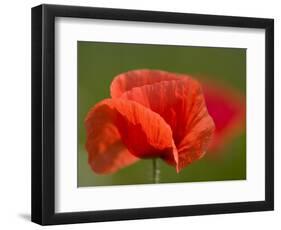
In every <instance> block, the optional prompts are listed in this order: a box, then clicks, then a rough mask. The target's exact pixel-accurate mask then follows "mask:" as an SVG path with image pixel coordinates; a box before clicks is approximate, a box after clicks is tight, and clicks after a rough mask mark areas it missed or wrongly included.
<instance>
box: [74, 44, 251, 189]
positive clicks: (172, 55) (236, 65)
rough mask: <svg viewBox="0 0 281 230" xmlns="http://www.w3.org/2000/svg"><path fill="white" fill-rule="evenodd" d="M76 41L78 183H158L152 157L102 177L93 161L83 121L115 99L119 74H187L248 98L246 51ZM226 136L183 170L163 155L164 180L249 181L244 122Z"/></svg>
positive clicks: (161, 174)
mask: <svg viewBox="0 0 281 230" xmlns="http://www.w3.org/2000/svg"><path fill="white" fill-rule="evenodd" d="M77 45H78V47H77V55H78V76H77V78H78V136H77V138H78V153H77V154H78V172H77V174H78V186H79V187H83V186H99V185H128V184H150V183H153V182H154V178H153V175H154V173H155V172H154V171H153V163H152V160H140V161H138V162H137V163H136V164H134V165H131V166H129V167H127V168H124V169H122V170H120V171H118V172H117V173H114V174H111V175H98V174H96V173H94V172H93V171H92V170H91V168H90V166H89V165H88V162H87V152H86V150H85V138H86V135H85V134H86V133H85V127H84V122H83V121H84V119H85V116H86V114H87V112H88V111H89V109H90V108H91V107H92V106H94V105H95V104H96V103H97V102H99V101H101V100H102V99H105V98H109V97H110V92H109V86H110V83H111V81H112V79H113V78H114V76H116V75H117V74H120V73H122V72H126V71H129V70H134V69H159V70H165V71H169V72H176V73H177V72H178V73H184V74H189V75H192V76H194V78H196V79H198V80H199V81H200V82H202V84H205V85H207V86H208V85H211V86H213V85H218V86H219V88H222V89H224V88H225V89H226V92H228V91H229V92H235V96H237V97H239V98H243V100H244V98H246V49H237V48H208V47H188V46H164V45H142V44H120V43H103V42H83V41H79V42H78V43H77ZM156 100H157V99H156ZM244 103H245V102H244ZM224 107H225V106H224ZM224 107H222V108H224ZM219 112H220V114H222V113H223V111H219ZM222 117H223V118H224V116H222ZM242 120H243V119H241V123H242ZM244 122H245V121H244ZM232 132H233V133H234V134H233V135H232ZM223 135H225V136H227V137H226V138H221V139H220V146H219V147H217V146H216V148H211V150H209V151H208V152H207V153H206V155H205V156H204V157H203V158H202V159H200V160H199V161H197V162H194V163H192V164H191V165H189V166H188V167H186V168H184V169H183V170H182V171H181V172H180V173H176V170H175V168H173V167H171V166H169V165H167V164H166V163H164V162H163V161H162V160H161V159H158V160H157V165H158V170H159V175H158V177H159V178H158V181H159V183H173V182H197V181H220V180H243V179H246V130H245V125H242V124H241V125H240V124H239V120H238V123H236V124H235V127H234V128H233V129H232V128H229V130H227V132H226V134H223ZM222 137H224V136H222ZM221 140H222V141H221ZM221 142H223V143H221Z"/></svg>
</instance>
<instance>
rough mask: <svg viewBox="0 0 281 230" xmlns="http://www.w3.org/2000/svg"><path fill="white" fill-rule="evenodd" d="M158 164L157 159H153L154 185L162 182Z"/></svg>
mask: <svg viewBox="0 0 281 230" xmlns="http://www.w3.org/2000/svg"><path fill="white" fill-rule="evenodd" d="M158 164H159V162H158V160H157V158H154V159H152V173H153V174H152V178H153V183H154V184H158V183H159V181H160V177H159V176H160V169H159V165H158Z"/></svg>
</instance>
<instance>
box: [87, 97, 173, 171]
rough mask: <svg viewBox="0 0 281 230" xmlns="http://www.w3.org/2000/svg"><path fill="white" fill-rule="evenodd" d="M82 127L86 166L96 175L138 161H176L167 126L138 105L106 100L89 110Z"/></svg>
mask: <svg viewBox="0 0 281 230" xmlns="http://www.w3.org/2000/svg"><path fill="white" fill-rule="evenodd" d="M85 124H86V130H87V142H86V148H87V151H88V153H89V163H90V164H91V166H92V168H93V170H94V171H96V172H97V171H98V169H101V168H102V169H103V170H99V171H98V172H101V171H102V172H104V173H108V172H114V171H117V170H118V169H120V168H122V167H125V166H127V165H129V164H130V163H133V162H134V161H136V159H137V158H150V157H161V158H164V159H169V160H170V161H174V162H177V158H178V155H177V150H176V148H175V145H174V142H173V139H172V131H171V129H170V127H169V125H168V124H167V123H166V122H165V121H164V120H163V118H161V116H160V115H159V114H157V113H155V112H153V111H151V110H149V109H148V108H146V107H144V106H142V105H141V104H139V103H137V102H134V101H129V100H123V99H105V100H103V101H101V102H100V103H98V104H97V105H96V106H94V108H93V109H91V110H90V112H89V113H88V115H87V117H86V120H85ZM112 137H113V138H112ZM114 138H115V139H114ZM115 143H118V144H117V145H116V146H114V145H115ZM116 147H117V148H116ZM115 148H116V150H115ZM124 149H125V150H124ZM115 151H117V152H119V154H117V153H116V152H115ZM124 153H125V154H124ZM128 156H129V158H128V159H127V157H128ZM104 159H106V160H104ZM109 169H110V170H109Z"/></svg>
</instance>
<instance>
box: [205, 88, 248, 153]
mask: <svg viewBox="0 0 281 230" xmlns="http://www.w3.org/2000/svg"><path fill="white" fill-rule="evenodd" d="M203 91H204V95H205V99H206V105H207V108H208V111H209V114H210V115H211V116H212V118H213V120H214V122H215V125H216V130H215V132H214V137H213V140H212V142H211V144H210V147H209V148H210V150H219V149H221V148H222V147H223V146H224V145H225V144H226V143H227V142H228V141H229V140H230V139H231V138H233V137H234V136H236V135H237V134H238V133H240V132H241V130H243V129H244V127H245V121H246V103H245V101H246V100H245V97H244V96H242V95H241V94H239V93H238V92H236V91H234V90H233V89H229V88H228V87H223V86H218V84H216V85H214V84H210V83H209V84H207V83H205V84H203Z"/></svg>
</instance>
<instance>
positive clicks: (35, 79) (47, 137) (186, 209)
mask: <svg viewBox="0 0 281 230" xmlns="http://www.w3.org/2000/svg"><path fill="white" fill-rule="evenodd" d="M56 17H72V18H89V19H110V20H125V21H138V22H155V23H173V24H193V25H211V26H227V27H241V28H262V29H265V34H266V38H265V43H266V44H265V47H266V50H265V90H266V98H265V101H266V105H265V108H266V111H265V113H266V114H265V117H266V121H265V122H266V127H265V132H266V133H265V137H266V138H265V142H266V147H265V200H264V201H249V202H239V203H220V204H203V205H188V206H172V207H156V208H138V209H120V210H107V211H87V212H71V213H69V212H68V213H55V209H54V207H55V73H54V71H55V63H54V59H55V47H54V37H55V30H54V28H55V27H54V26H55V18H56ZM273 209H274V20H273V19H264V18H247V17H230V16H216V15H202V14H186V13H171V12H153V11H139V10H125V9H110V8H93V7H80V6H79V7H77V6H60V5H40V6H36V7H34V8H32V209H31V214H32V218H31V219H32V221H33V222H35V223H38V224H41V225H52V224H71V223H83V222H98V221H114V220H129V219H143V218H162V217H177V216H193V215H205V214H221V213H237V212H252V211H267V210H273Z"/></svg>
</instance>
